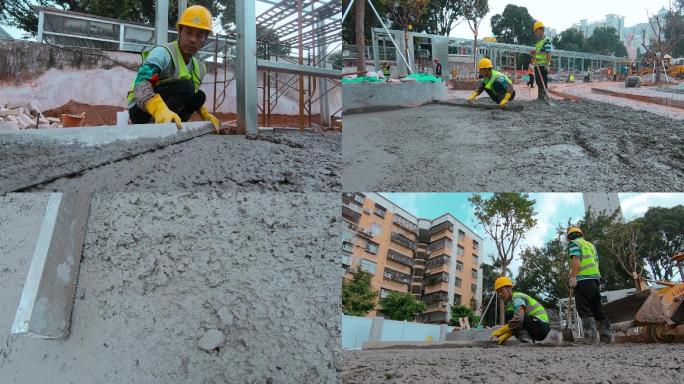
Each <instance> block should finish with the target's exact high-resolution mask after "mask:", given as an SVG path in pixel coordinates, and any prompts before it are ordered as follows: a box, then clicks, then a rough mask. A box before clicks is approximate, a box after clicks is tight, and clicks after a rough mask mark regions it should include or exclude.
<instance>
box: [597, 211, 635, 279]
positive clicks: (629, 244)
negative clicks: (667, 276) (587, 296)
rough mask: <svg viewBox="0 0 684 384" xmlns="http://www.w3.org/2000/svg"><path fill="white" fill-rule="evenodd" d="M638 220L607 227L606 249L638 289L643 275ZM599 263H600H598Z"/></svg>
mask: <svg viewBox="0 0 684 384" xmlns="http://www.w3.org/2000/svg"><path fill="white" fill-rule="evenodd" d="M640 227H641V225H640V223H639V222H638V221H631V222H629V223H615V224H613V225H612V226H611V227H610V228H609V235H608V244H609V246H608V249H609V251H610V253H612V254H613V255H614V256H615V258H616V259H617V260H618V262H619V263H620V266H621V267H622V269H623V270H624V271H625V272H626V273H627V274H628V275H630V276H631V277H632V280H633V283H634V287H635V288H637V290H640V283H639V281H640V279H642V278H645V276H644V258H643V256H642V252H643V246H644V244H643V240H644V239H643V233H642V232H641V228H640ZM599 265H600V263H599Z"/></svg>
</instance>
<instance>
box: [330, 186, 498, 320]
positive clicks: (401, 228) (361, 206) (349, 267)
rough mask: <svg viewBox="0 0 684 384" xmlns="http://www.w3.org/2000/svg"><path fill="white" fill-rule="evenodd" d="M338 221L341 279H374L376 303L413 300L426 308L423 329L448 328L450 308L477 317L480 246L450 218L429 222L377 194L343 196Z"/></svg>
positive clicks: (480, 242)
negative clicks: (394, 297)
mask: <svg viewBox="0 0 684 384" xmlns="http://www.w3.org/2000/svg"><path fill="white" fill-rule="evenodd" d="M342 218H343V221H344V223H345V230H344V234H343V244H342V264H343V266H344V268H345V269H346V273H345V279H347V280H350V279H352V277H353V275H352V274H353V273H354V272H356V271H358V270H362V271H366V272H368V273H370V274H372V275H373V278H372V280H371V286H372V288H373V289H374V290H375V291H377V292H378V300H379V299H381V298H384V297H387V295H389V294H390V293H391V292H401V293H411V294H413V295H414V296H415V297H416V298H417V299H418V300H421V301H423V302H425V303H426V304H427V310H426V311H425V312H424V313H423V314H422V315H421V316H420V317H419V319H418V320H419V321H422V322H426V323H444V322H448V321H449V320H450V316H451V313H450V309H451V306H452V305H454V304H456V305H466V306H469V307H471V308H473V309H474V310H476V311H479V308H480V307H481V303H482V271H481V270H480V263H481V255H483V254H484V252H483V251H484V250H483V244H484V241H483V239H482V238H481V237H480V236H479V235H477V234H475V233H474V232H473V231H472V230H470V229H469V228H468V227H466V226H465V225H464V224H463V223H461V222H460V221H459V220H458V219H456V218H455V217H453V216H452V215H451V214H445V215H442V216H440V217H438V218H436V219H434V220H427V219H423V218H418V217H415V216H413V215H412V214H410V213H408V212H407V211H405V210H404V209H402V208H401V207H399V206H398V205H396V204H394V203H392V202H391V201H389V200H387V199H386V198H384V197H383V196H381V195H380V194H377V193H368V194H362V193H345V194H343V197H342ZM381 312H382V309H381V308H376V310H374V311H372V312H371V313H369V316H376V315H381Z"/></svg>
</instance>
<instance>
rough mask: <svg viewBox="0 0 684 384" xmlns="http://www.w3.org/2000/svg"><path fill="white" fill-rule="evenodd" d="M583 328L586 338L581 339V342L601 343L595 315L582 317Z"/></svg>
mask: <svg viewBox="0 0 684 384" xmlns="http://www.w3.org/2000/svg"><path fill="white" fill-rule="evenodd" d="M582 329H583V330H584V338H583V339H582V340H581V344H591V345H595V344H598V343H599V338H598V330H597V329H596V320H594V318H593V317H590V318H587V319H582Z"/></svg>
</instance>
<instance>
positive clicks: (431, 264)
mask: <svg viewBox="0 0 684 384" xmlns="http://www.w3.org/2000/svg"><path fill="white" fill-rule="evenodd" d="M449 259H450V257H449V255H439V256H437V257H434V258H432V259H430V260H428V261H427V262H426V263H425V268H427V269H430V268H435V267H439V266H440V265H443V264H446V263H448V262H449Z"/></svg>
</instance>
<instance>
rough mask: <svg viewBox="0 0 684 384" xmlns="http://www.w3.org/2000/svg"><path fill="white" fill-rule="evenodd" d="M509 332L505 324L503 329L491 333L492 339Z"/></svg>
mask: <svg viewBox="0 0 684 384" xmlns="http://www.w3.org/2000/svg"><path fill="white" fill-rule="evenodd" d="M507 332H511V329H510V328H509V327H508V324H505V325H504V326H503V327H501V328H499V329H497V330H496V331H494V332H492V337H499V336H501V335H503V334H504V333H507Z"/></svg>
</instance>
